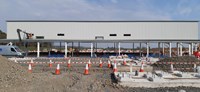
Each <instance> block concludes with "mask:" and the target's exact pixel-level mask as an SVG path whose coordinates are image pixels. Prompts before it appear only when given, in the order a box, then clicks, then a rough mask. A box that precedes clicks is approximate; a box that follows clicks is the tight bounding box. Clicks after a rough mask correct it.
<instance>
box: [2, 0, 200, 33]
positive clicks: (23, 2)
mask: <svg viewBox="0 0 200 92" xmlns="http://www.w3.org/2000/svg"><path fill="white" fill-rule="evenodd" d="M199 19H200V0H0V29H2V30H3V31H6V20H199Z"/></svg>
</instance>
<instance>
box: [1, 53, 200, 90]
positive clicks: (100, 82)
mask: <svg viewBox="0 0 200 92" xmlns="http://www.w3.org/2000/svg"><path fill="white" fill-rule="evenodd" d="M55 67H56V65H53V67H52V68H49V67H48V65H35V66H34V67H33V73H29V72H28V70H27V65H26V64H25V65H21V64H17V63H14V62H12V61H9V60H8V59H7V58H4V57H2V56H0V70H1V71H0V92H179V91H180V90H181V89H182V90H184V91H186V92H199V91H198V90H200V89H199V88H192V87H177V88H129V87H122V86H120V85H119V84H117V82H116V80H114V78H113V74H112V69H108V68H106V66H104V67H103V69H101V68H99V67H98V64H97V65H92V67H91V68H89V73H90V74H89V75H84V74H83V72H84V68H85V64H83V65H77V66H75V65H74V66H73V65H72V67H71V68H70V69H69V68H67V67H66V65H61V74H60V75H54V72H55ZM184 91H182V92H184Z"/></svg>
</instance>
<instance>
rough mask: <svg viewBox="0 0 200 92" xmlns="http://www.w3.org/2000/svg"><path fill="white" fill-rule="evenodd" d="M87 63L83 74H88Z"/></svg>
mask: <svg viewBox="0 0 200 92" xmlns="http://www.w3.org/2000/svg"><path fill="white" fill-rule="evenodd" d="M88 65H89V64H86V66H85V72H84V74H85V75H88V74H89V70H88Z"/></svg>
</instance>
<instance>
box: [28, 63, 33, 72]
mask: <svg viewBox="0 0 200 92" xmlns="http://www.w3.org/2000/svg"><path fill="white" fill-rule="evenodd" d="M28 72H30V73H32V65H31V64H28Z"/></svg>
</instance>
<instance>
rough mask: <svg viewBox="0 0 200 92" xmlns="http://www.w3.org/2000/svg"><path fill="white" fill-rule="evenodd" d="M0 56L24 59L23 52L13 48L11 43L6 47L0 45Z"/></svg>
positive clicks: (15, 47)
mask: <svg viewBox="0 0 200 92" xmlns="http://www.w3.org/2000/svg"><path fill="white" fill-rule="evenodd" d="M0 55H2V56H6V57H13V56H14V57H22V58H23V57H24V56H25V52H23V51H22V50H21V49H19V47H17V46H13V45H12V43H11V42H10V43H8V44H7V45H0Z"/></svg>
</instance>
